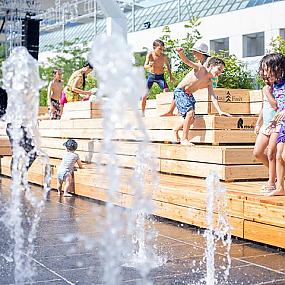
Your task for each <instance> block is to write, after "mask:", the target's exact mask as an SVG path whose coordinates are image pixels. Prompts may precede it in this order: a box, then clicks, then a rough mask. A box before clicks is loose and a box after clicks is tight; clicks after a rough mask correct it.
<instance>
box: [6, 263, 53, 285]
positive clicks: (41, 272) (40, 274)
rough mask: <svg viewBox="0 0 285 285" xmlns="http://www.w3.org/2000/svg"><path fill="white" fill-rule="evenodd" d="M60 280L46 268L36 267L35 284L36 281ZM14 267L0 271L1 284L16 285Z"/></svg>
mask: <svg viewBox="0 0 285 285" xmlns="http://www.w3.org/2000/svg"><path fill="white" fill-rule="evenodd" d="M55 279H58V276H57V275H55V274H54V273H52V272H51V271H49V270H48V269H46V268H43V267H40V266H36V265H35V275H34V277H33V282H36V281H45V282H49V280H55ZM14 282H15V280H14V266H13V264H10V266H6V268H5V270H0V284H1V285H4V284H14Z"/></svg>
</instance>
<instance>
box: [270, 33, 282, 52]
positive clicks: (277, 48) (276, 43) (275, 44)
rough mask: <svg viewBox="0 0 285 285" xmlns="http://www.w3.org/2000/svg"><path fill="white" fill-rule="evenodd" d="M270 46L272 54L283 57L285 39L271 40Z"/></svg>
mask: <svg viewBox="0 0 285 285" xmlns="http://www.w3.org/2000/svg"><path fill="white" fill-rule="evenodd" d="M270 45H271V47H272V51H273V52H279V53H282V54H283V55H284V56H285V39H283V38H282V37H280V36H278V37H277V38H276V39H274V40H272V42H271V44H270Z"/></svg>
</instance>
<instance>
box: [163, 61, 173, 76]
mask: <svg viewBox="0 0 285 285" xmlns="http://www.w3.org/2000/svg"><path fill="white" fill-rule="evenodd" d="M164 64H165V65H166V67H167V71H168V73H169V78H170V80H171V81H174V77H173V76H172V72H171V68H170V64H169V60H168V58H167V56H165V57H164Z"/></svg>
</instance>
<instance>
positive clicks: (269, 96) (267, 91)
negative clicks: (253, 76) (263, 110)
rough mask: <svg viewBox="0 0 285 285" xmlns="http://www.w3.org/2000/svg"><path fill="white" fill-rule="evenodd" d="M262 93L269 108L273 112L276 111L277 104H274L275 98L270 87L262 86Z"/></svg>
mask: <svg viewBox="0 0 285 285" xmlns="http://www.w3.org/2000/svg"><path fill="white" fill-rule="evenodd" d="M262 92H263V94H265V95H266V97H267V99H268V102H269V104H270V106H271V107H272V108H273V109H274V110H277V102H276V100H275V98H274V97H273V95H272V88H271V86H269V85H266V86H264V87H263V89H262Z"/></svg>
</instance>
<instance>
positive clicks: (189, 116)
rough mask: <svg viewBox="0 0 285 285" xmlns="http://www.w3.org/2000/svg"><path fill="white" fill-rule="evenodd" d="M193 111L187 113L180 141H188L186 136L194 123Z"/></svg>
mask: <svg viewBox="0 0 285 285" xmlns="http://www.w3.org/2000/svg"><path fill="white" fill-rule="evenodd" d="M194 115H195V112H194V110H190V111H188V112H187V114H186V117H185V120H184V123H183V135H182V141H185V140H187V141H188V134H189V129H190V126H191V125H192V124H193V123H194Z"/></svg>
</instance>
